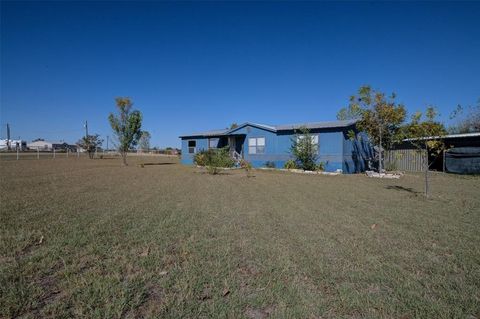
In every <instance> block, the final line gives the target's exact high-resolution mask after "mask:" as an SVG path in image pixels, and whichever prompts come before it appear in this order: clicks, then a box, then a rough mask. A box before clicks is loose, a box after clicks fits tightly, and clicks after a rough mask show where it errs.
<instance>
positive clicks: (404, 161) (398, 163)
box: [385, 149, 427, 172]
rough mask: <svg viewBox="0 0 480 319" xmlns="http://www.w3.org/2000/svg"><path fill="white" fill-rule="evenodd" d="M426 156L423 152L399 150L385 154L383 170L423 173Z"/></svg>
mask: <svg viewBox="0 0 480 319" xmlns="http://www.w3.org/2000/svg"><path fill="white" fill-rule="evenodd" d="M426 157H427V154H426V152H425V150H417V149H399V150H390V151H387V152H385V168H386V169H387V170H400V171H409V172H421V171H423V165H424V163H425V160H426Z"/></svg>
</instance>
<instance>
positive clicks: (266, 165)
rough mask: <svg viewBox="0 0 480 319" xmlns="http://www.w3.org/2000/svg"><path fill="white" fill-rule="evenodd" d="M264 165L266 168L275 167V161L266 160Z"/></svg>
mask: <svg viewBox="0 0 480 319" xmlns="http://www.w3.org/2000/svg"><path fill="white" fill-rule="evenodd" d="M265 167H268V168H275V162H272V161H266V162H265Z"/></svg>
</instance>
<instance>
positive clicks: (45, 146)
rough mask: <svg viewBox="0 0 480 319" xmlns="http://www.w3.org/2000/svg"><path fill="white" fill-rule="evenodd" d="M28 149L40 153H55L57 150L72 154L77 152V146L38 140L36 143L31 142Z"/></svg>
mask: <svg viewBox="0 0 480 319" xmlns="http://www.w3.org/2000/svg"><path fill="white" fill-rule="evenodd" d="M27 147H28V148H29V149H31V150H39V151H53V150H54V149H55V150H67V149H68V150H70V151H72V152H76V150H77V146H76V145H71V144H68V143H65V142H49V141H43V140H38V141H35V142H31V143H28V144H27Z"/></svg>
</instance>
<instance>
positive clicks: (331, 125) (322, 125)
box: [275, 120, 357, 131]
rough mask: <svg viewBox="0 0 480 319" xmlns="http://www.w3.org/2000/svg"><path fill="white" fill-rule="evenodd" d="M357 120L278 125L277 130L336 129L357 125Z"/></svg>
mask: <svg viewBox="0 0 480 319" xmlns="http://www.w3.org/2000/svg"><path fill="white" fill-rule="evenodd" d="M356 122H357V120H345V121H328V122H310V123H298V124H286V125H277V126H275V129H276V130H277V131H285V130H293V129H298V128H299V127H302V126H303V127H306V128H308V129H316V128H335V127H348V126H351V125H353V124H355V123H356Z"/></svg>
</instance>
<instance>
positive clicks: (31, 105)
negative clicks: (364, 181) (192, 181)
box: [0, 1, 480, 147]
mask: <svg viewBox="0 0 480 319" xmlns="http://www.w3.org/2000/svg"><path fill="white" fill-rule="evenodd" d="M479 17H480V2H464V3H461V2H455V3H446V2H424V3H414V2H407V3H405V2H402V3H392V2H387V3H375V2H373V3H372V2H369V3H358V2H338V3H320V2H261V3H256V2H242V3H240V2H238V3H236V2H224V3H222V2H205V3H201V2H175V3H173V2H170V3H168V2H142V3H139V2H113V1H107V2H91V1H86V2H45V3H40V2H27V3H21V2H3V1H2V3H1V114H0V115H1V119H0V123H1V125H2V127H1V136H2V137H5V123H7V122H8V123H10V124H11V127H12V136H13V137H15V138H16V137H18V136H20V137H22V138H23V139H27V140H31V139H33V138H36V137H43V138H45V139H53V140H60V139H64V140H66V141H69V142H75V141H76V140H78V138H79V137H80V136H81V135H82V132H83V121H84V120H86V119H87V120H88V121H89V127H90V132H92V133H94V132H95V133H99V134H101V135H102V136H104V137H105V136H106V135H108V134H109V135H111V131H110V128H109V125H108V121H107V116H108V113H109V112H110V111H113V110H114V108H115V105H114V97H115V96H129V97H131V98H132V99H133V100H134V102H135V105H136V107H137V108H138V109H140V110H141V111H142V113H143V115H144V125H143V128H144V129H146V130H148V131H150V132H151V133H152V144H153V145H157V146H160V147H165V146H178V145H179V144H180V142H179V139H178V136H179V135H180V134H183V133H190V132H192V131H198V130H204V129H215V128H223V127H226V126H228V125H229V124H230V123H232V122H237V123H241V122H244V121H252V122H259V123H266V124H284V123H295V122H305V121H322V120H333V119H335V115H336V112H337V110H338V109H339V108H340V107H342V106H345V105H346V104H347V102H348V97H349V96H350V95H351V94H353V93H355V91H356V90H357V89H358V87H359V86H360V85H362V84H371V85H372V86H373V87H374V88H377V89H380V90H383V91H386V92H391V91H395V92H396V93H397V95H398V100H399V101H400V102H403V103H405V104H406V106H407V108H408V109H409V111H411V112H413V111H416V110H418V109H423V108H425V107H426V106H427V105H428V104H434V105H436V106H437V107H438V108H439V110H440V112H441V115H442V119H443V120H444V121H445V122H446V123H448V116H449V114H450V112H451V111H452V110H453V109H454V108H455V106H456V105H457V104H459V103H460V104H464V105H468V104H474V103H475V102H476V101H477V99H478V98H480V18H479Z"/></svg>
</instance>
